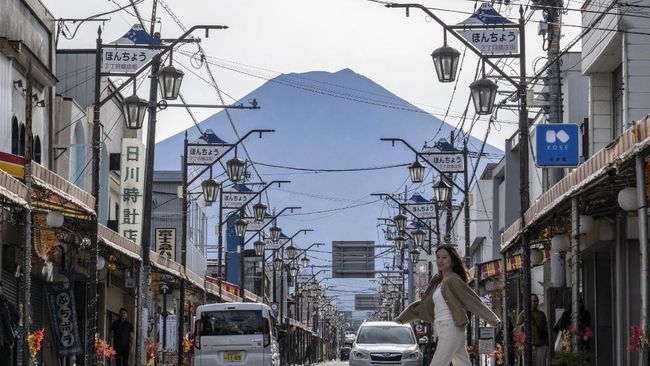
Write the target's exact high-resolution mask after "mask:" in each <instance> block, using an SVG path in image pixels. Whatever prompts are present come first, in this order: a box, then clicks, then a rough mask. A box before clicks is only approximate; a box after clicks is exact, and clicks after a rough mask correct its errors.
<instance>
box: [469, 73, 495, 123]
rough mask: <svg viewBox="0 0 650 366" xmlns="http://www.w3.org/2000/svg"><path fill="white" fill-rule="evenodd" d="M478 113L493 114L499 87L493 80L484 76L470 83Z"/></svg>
mask: <svg viewBox="0 0 650 366" xmlns="http://www.w3.org/2000/svg"><path fill="white" fill-rule="evenodd" d="M469 89H470V91H471V94H472V101H473V102H474V109H475V110H476V114H492V110H493V109H494V100H495V99H496V97H497V90H498V89H499V87H498V86H497V84H495V83H494V82H493V81H492V80H490V79H487V78H482V79H479V80H476V81H474V82H473V83H471V84H470V85H469Z"/></svg>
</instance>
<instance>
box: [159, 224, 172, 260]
mask: <svg viewBox="0 0 650 366" xmlns="http://www.w3.org/2000/svg"><path fill="white" fill-rule="evenodd" d="M156 252H158V254H160V255H161V256H162V257H163V258H166V259H171V260H176V229H175V228H164V229H158V228H157V229H156Z"/></svg>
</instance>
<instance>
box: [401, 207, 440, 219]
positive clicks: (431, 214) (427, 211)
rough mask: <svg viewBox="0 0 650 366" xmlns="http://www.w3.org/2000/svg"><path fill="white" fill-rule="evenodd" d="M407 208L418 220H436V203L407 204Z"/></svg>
mask: <svg viewBox="0 0 650 366" xmlns="http://www.w3.org/2000/svg"><path fill="white" fill-rule="evenodd" d="M406 205H407V206H406V207H407V208H408V210H409V211H411V213H412V214H413V215H415V216H416V217H417V218H420V219H424V218H435V217H436V205H435V204H434V203H407V204H406Z"/></svg>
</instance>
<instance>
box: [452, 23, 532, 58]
mask: <svg viewBox="0 0 650 366" xmlns="http://www.w3.org/2000/svg"><path fill="white" fill-rule="evenodd" d="M458 33H460V35H462V36H463V38H465V39H466V40H467V41H468V42H469V43H471V44H472V45H473V46H474V47H476V48H477V49H478V50H479V51H481V53H482V54H484V55H507V54H510V53H518V52H519V30H518V29H497V28H494V29H467V30H460V31H458Z"/></svg>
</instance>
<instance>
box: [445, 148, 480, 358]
mask: <svg viewBox="0 0 650 366" xmlns="http://www.w3.org/2000/svg"><path fill="white" fill-rule="evenodd" d="M468 139H469V137H466V136H463V164H464V168H463V191H464V192H463V193H464V195H463V213H464V216H465V222H464V229H465V267H467V268H470V266H471V265H472V263H471V262H472V259H471V258H472V257H471V255H470V242H469V235H470V234H469V174H468V171H467V170H468V165H467V140H468ZM449 211H451V209H450V210H449ZM479 274H480V272H479V269H478V267H477V269H476V272H474V277H476V278H477V279H478V278H479ZM478 290H479V282H478V281H477V282H476V293H478ZM467 315H468V319H470V320H471V319H472V314H471V313H470V312H469V311H468V312H467ZM473 318H474V322H475V323H476V324H475V329H476V333H475V334H476V335H477V336H478V321H479V319H478V316H476V315H474V317H473ZM466 337H467V344H472V322H471V321H470V322H469V323H468V324H467V335H466ZM475 347H478V342H477V344H475ZM479 358H480V356H478V353H477V356H476V357H475V358H474V364H475V365H477V366H478V362H479Z"/></svg>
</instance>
